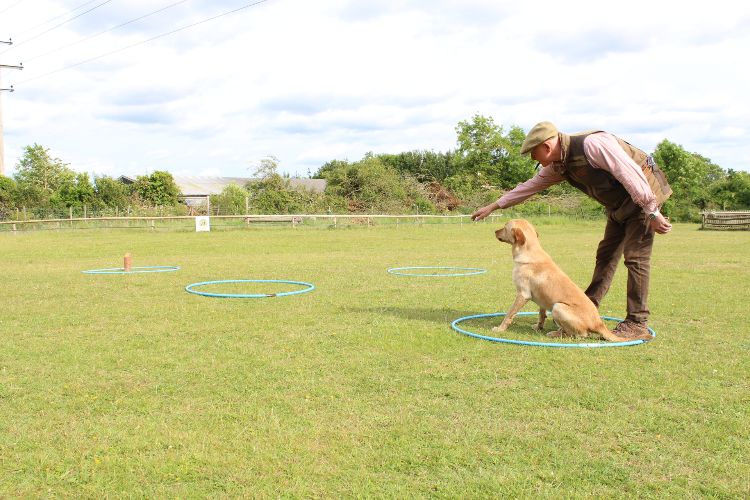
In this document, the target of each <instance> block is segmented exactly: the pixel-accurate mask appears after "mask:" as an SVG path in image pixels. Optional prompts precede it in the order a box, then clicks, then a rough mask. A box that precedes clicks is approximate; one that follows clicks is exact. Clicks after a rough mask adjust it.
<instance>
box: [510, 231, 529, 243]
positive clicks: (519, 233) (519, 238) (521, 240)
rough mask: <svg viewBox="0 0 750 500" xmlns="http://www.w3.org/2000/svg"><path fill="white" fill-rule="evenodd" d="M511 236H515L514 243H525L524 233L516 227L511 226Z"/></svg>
mask: <svg viewBox="0 0 750 500" xmlns="http://www.w3.org/2000/svg"><path fill="white" fill-rule="evenodd" d="M513 238H515V240H516V243H518V244H519V245H523V244H524V243H526V235H524V234H523V231H521V230H520V229H518V228H517V227H514V228H513Z"/></svg>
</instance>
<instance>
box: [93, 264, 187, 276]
mask: <svg viewBox="0 0 750 500" xmlns="http://www.w3.org/2000/svg"><path fill="white" fill-rule="evenodd" d="M178 269H180V266H141V267H131V268H130V271H126V270H125V268H124V267H111V268H109V269H89V270H88V271H81V272H82V273H83V274H135V273H168V272H171V271H177V270H178Z"/></svg>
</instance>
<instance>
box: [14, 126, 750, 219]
mask: <svg viewBox="0 0 750 500" xmlns="http://www.w3.org/2000/svg"><path fill="white" fill-rule="evenodd" d="M456 135H457V140H456V143H457V145H456V148H455V149H454V150H450V151H446V152H436V151H427V150H415V151H408V152H403V153H397V154H374V153H367V154H366V155H365V156H364V157H363V158H361V159H360V160H356V161H349V160H331V161H329V162H327V163H325V164H324V165H322V166H321V167H320V168H319V169H318V170H317V171H316V172H315V173H314V174H312V175H311V177H313V178H318V179H325V180H326V181H327V187H326V190H325V192H323V193H314V192H312V191H307V190H304V189H294V188H292V187H291V185H290V182H289V178H287V177H284V176H282V175H280V174H279V173H278V167H279V165H278V160H277V159H276V158H274V157H272V156H271V157H267V158H264V159H263V160H261V162H260V164H259V166H258V167H257V169H256V171H255V176H256V180H254V181H252V182H248V183H247V184H246V185H245V186H237V185H230V186H227V187H226V188H225V189H224V191H223V192H222V193H221V194H219V195H215V196H212V197H211V200H210V202H211V206H212V207H213V210H214V212H213V213H216V212H218V213H223V214H244V213H246V212H250V213H266V214H275V213H391V214H396V213H422V214H438V213H468V212H471V211H473V210H474V209H475V208H476V207H479V206H482V205H485V204H487V203H489V202H490V201H492V200H494V199H497V198H499V197H500V196H501V195H502V193H503V192H505V191H507V190H509V189H512V188H513V187H514V186H515V185H516V184H518V183H519V182H523V181H525V180H527V179H529V178H530V177H531V176H533V175H534V174H535V168H536V163H535V162H534V161H533V160H531V158H529V157H528V156H522V155H520V154H519V151H520V147H521V144H522V142H523V140H524V137H525V132H524V130H523V129H521V128H520V127H518V126H515V125H514V126H511V127H509V128H508V129H505V128H504V127H502V126H499V125H497V124H496V123H495V122H494V120H493V119H492V118H491V117H486V116H483V115H480V114H476V115H474V116H473V117H471V118H470V119H468V120H463V121H461V122H459V123H458V124H457V126H456ZM652 154H653V156H654V159H655V160H656V162H657V163H658V164H659V165H660V166H661V168H662V169H663V170H664V172H665V173H666V175H667V178H668V179H669V182H670V185H671V186H672V189H673V191H674V194H673V196H672V198H670V200H668V201H667V203H666V204H665V206H664V207H663V211H664V212H665V213H666V214H667V215H669V216H670V217H671V218H672V220H675V221H699V220H700V212H701V211H704V210H712V209H719V210H745V209H750V174H748V173H747V172H742V171H739V172H738V171H733V170H725V169H723V168H721V167H720V166H719V165H716V164H715V163H713V162H712V161H711V160H710V159H709V158H706V157H704V156H702V155H700V154H698V153H691V152H688V151H686V150H685V149H684V148H683V147H682V146H680V145H678V144H675V143H672V142H670V141H668V140H667V139H664V140H663V141H662V142H660V143H659V144H658V145H657V147H656V149H655V150H654V151H653V153H652ZM180 194H181V193H180V192H179V188H178V187H177V185H176V184H175V182H174V179H173V177H172V175H171V174H170V173H169V172H166V171H155V172H153V173H152V174H150V175H144V176H139V177H137V178H136V179H135V182H133V183H132V184H124V183H122V182H120V180H118V179H114V178H112V177H108V176H99V177H93V178H92V177H91V176H89V174H87V173H76V172H75V171H74V170H72V169H71V168H70V167H69V165H68V164H66V163H64V162H63V161H62V160H60V159H59V158H52V157H51V156H50V154H49V150H48V149H45V148H44V147H42V146H41V145H39V144H34V145H32V146H27V147H26V148H25V149H24V155H23V157H22V158H21V160H20V161H19V162H18V164H17V165H16V169H15V174H14V176H13V178H9V177H4V176H0V218H12V217H14V216H15V214H17V213H18V210H19V209H20V208H22V207H23V208H24V210H29V211H31V213H32V215H33V214H36V213H39V214H41V213H49V212H50V211H54V210H57V211H58V212H59V211H62V210H67V211H68V212H69V213H75V214H76V215H80V214H81V212H82V211H83V210H86V209H87V210H89V213H99V214H106V215H114V214H125V213H130V212H131V211H132V212H134V213H143V211H144V210H145V211H148V210H155V209H157V207H158V208H160V209H164V208H165V207H167V208H168V209H169V210H171V213H188V210H189V209H188V207H185V206H184V205H181V204H180V202H179V196H180ZM542 205H543V206H544V208H543V207H542ZM517 209H518V210H519V211H520V212H521V213H542V212H544V213H551V212H553V211H554V212H555V213H566V214H571V215H582V216H596V215H598V214H601V213H602V209H601V207H600V206H599V205H598V204H597V203H596V202H593V201H592V200H590V199H588V198H587V197H585V196H584V195H582V194H580V193H579V192H578V191H576V190H575V189H574V188H572V186H570V185H568V184H567V183H562V184H559V185H557V186H553V187H552V188H550V189H548V190H546V191H545V192H544V193H542V196H541V197H540V198H537V199H536V200H535V199H533V198H532V200H530V201H527V202H526V203H524V204H523V205H521V206H519V207H518V208H517Z"/></svg>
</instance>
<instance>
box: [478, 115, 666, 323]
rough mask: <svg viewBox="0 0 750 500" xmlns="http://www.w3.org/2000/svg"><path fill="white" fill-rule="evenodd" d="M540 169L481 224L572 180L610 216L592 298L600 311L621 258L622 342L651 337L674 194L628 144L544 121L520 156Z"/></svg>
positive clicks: (486, 210)
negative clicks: (653, 276)
mask: <svg viewBox="0 0 750 500" xmlns="http://www.w3.org/2000/svg"><path fill="white" fill-rule="evenodd" d="M527 153H528V154H530V155H531V158H532V159H533V160H535V161H537V162H538V163H540V164H541V169H539V171H538V173H537V174H536V175H535V176H534V177H532V178H531V179H529V180H528V181H526V182H523V183H521V184H519V185H517V186H516V187H515V188H513V189H512V190H511V191H508V192H507V193H505V194H504V195H503V196H502V197H501V198H500V199H499V200H497V201H496V202H494V203H491V204H490V205H487V206H485V207H482V208H480V209H478V210H477V211H476V212H474V213H473V214H472V215H471V218H472V220H482V219H484V218H485V217H487V216H488V215H490V214H491V213H492V212H493V211H495V210H497V209H498V208H508V207H512V206H513V205H517V204H519V203H521V202H523V201H525V200H526V199H528V198H529V197H531V196H532V195H534V194H536V193H538V192H539V191H542V190H543V189H546V188H548V187H550V186H552V185H553V184H558V183H560V182H562V181H567V182H569V183H570V184H571V185H573V186H574V187H576V188H577V189H579V190H581V191H583V192H584V193H586V194H587V195H589V196H590V197H591V198H593V199H595V200H596V201H598V202H599V203H601V204H602V205H604V208H605V209H606V212H607V225H606V228H605V230H604V238H603V239H602V241H601V242H600V243H599V248H598V249H597V251H596V266H595V267H594V276H593V277H592V279H591V284H590V285H589V287H588V288H587V289H586V292H585V293H586V295H587V296H588V297H589V298H590V299H591V301H592V302H593V303H594V305H595V306H596V307H597V308H598V307H599V304H600V303H601V301H602V299H603V298H604V295H606V293H607V291H608V290H609V287H610V285H611V284H612V278H613V277H614V274H615V270H616V269H617V265H618V263H619V261H620V256H622V255H623V254H624V256H625V267H627V269H628V284H627V316H626V318H625V320H624V321H622V322H621V323H619V324H618V325H617V326H616V327H615V330H614V332H615V334H617V335H618V336H621V337H635V336H637V335H639V334H641V333H645V332H647V331H648V324H647V321H648V315H649V309H648V285H649V276H650V273H651V250H652V247H653V244H654V232H657V233H659V234H665V233H668V232H669V231H670V230H671V229H672V225H671V224H670V223H669V221H668V220H667V219H666V218H665V217H664V216H663V215H662V214H661V213H660V212H659V208H660V207H661V205H662V204H663V203H664V202H665V201H666V200H667V198H669V196H670V195H671V194H672V189H671V188H670V187H669V184H668V183H667V178H666V177H665V175H664V173H663V172H662V171H661V170H660V169H659V167H658V166H657V165H656V164H655V163H654V161H653V159H652V158H651V157H650V156H649V155H647V154H646V153H644V152H643V151H641V150H640V149H638V148H636V147H633V146H631V145H630V144H628V143H627V142H625V141H623V140H622V139H619V138H618V137H615V136H614V135H612V134H609V133H607V132H603V131H593V132H583V133H578V134H573V135H568V134H564V133H562V132H558V130H557V128H556V127H555V125H554V124H552V123H550V122H541V123H537V124H536V125H534V127H533V128H532V129H531V130H530V131H529V133H528V135H527V136H526V139H525V140H524V142H523V145H522V146H521V154H527Z"/></svg>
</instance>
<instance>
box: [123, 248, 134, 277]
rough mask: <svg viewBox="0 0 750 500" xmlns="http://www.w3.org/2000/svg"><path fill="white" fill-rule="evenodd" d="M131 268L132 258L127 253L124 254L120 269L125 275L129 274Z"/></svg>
mask: <svg viewBox="0 0 750 500" xmlns="http://www.w3.org/2000/svg"><path fill="white" fill-rule="evenodd" d="M132 267H133V259H132V257H131V256H130V254H129V253H126V254H125V257H124V258H123V260H122V269H123V270H124V271H125V272H126V273H129V272H130V270H131V269H132Z"/></svg>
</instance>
